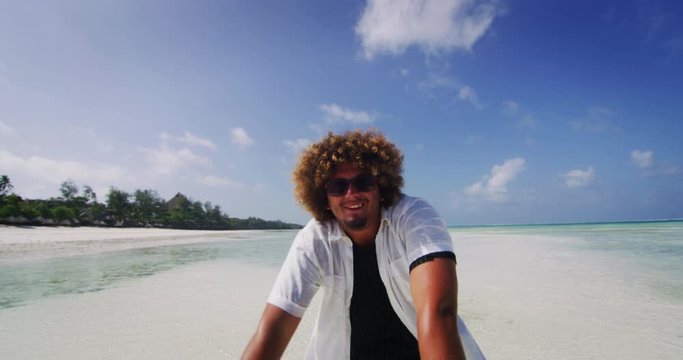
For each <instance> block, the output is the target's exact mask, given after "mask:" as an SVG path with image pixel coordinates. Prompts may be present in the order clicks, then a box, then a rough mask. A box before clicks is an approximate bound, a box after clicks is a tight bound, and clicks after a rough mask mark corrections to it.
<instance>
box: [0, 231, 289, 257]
mask: <svg viewBox="0 0 683 360" xmlns="http://www.w3.org/2000/svg"><path fill="white" fill-rule="evenodd" d="M262 231H279V230H180V229H161V228H109V227H85V226H84V227H61V226H56V227H34V228H25V227H16V226H7V225H0V264H11V263H19V262H23V261H33V260H41V259H48V258H55V257H66V256H76V255H89V254H98V253H103V252H110V251H122V250H130V249H139V248H145V247H155V246H167V245H184V244H193V243H202V242H210V241H225V240H241V239H246V238H248V237H249V236H250V235H251V234H253V233H255V232H262Z"/></svg>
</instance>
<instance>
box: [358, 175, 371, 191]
mask: <svg viewBox="0 0 683 360" xmlns="http://www.w3.org/2000/svg"><path fill="white" fill-rule="evenodd" d="M353 187H354V188H355V189H356V191H360V192H367V191H370V190H372V189H373V188H374V187H375V178H374V177H373V176H370V175H366V176H359V177H357V178H355V179H354V182H353Z"/></svg>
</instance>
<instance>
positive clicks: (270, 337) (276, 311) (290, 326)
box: [242, 304, 301, 360]
mask: <svg viewBox="0 0 683 360" xmlns="http://www.w3.org/2000/svg"><path fill="white" fill-rule="evenodd" d="M300 321H301V318H298V317H296V316H294V315H292V314H290V313H288V312H286V311H284V310H282V309H280V308H279V307H277V306H275V305H271V304H266V308H265V310H263V316H262V317H261V322H260V323H259V325H258V328H257V329H256V333H255V334H254V337H252V338H251V341H249V344H248V345H247V348H246V349H245V350H244V353H243V354H242V359H244V360H252V359H279V358H280V357H281V356H282V353H283V352H285V349H286V348H287V344H289V340H290V339H291V338H292V335H294V331H295V330H296V328H297V326H299V322H300Z"/></svg>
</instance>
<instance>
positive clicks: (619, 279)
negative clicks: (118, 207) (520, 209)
mask: <svg viewBox="0 0 683 360" xmlns="http://www.w3.org/2000/svg"><path fill="white" fill-rule="evenodd" d="M23 231H27V232H25V233H23V234H33V235H31V236H33V237H32V239H34V240H31V241H30V245H29V243H22V242H23V241H24V240H22V239H23V238H24V237H23V235H22V232H23ZM76 234H78V235H76ZM207 234H208V239H209V241H212V239H214V235H212V234H209V233H206V232H198V233H195V232H192V231H189V232H188V231H175V230H157V229H79V228H75V229H72V228H68V229H61V228H40V229H13V228H0V239H2V240H1V241H0V254H3V257H4V258H5V259H7V257H10V256H25V257H24V259H40V258H44V257H46V256H62V255H75V254H77V253H80V252H85V253H91V252H92V251H113V250H114V249H124V248H130V247H132V246H143V245H142V243H140V244H138V243H135V241H133V240H134V239H138V240H139V241H142V242H144V243H145V245H144V246H156V245H162V244H170V243H174V242H178V243H191V242H192V241H207V237H206V236H207ZM242 235H246V234H242ZM216 236H218V235H216ZM233 236H241V235H240V233H235V234H234V235H228V236H227V238H234V237H233ZM220 237H223V238H226V235H225V234H221V235H220ZM136 241H137V240H136ZM572 241H574V240H571V239H560V238H549V237H541V236H537V237H534V236H512V235H495V234H476V233H467V234H454V243H455V246H456V252H457V256H458V275H459V281H460V284H459V285H460V289H459V291H460V305H459V312H460V314H461V316H462V317H463V318H464V319H465V321H466V322H467V324H468V326H469V328H470V331H471V332H472V334H473V335H474V337H475V338H476V339H477V341H478V342H479V344H480V346H481V348H482V350H483V351H484V353H485V355H486V356H487V358H488V359H494V360H495V359H520V360H521V359H634V360H635V359H672V360H673V359H677V358H678V357H679V356H680V354H681V353H682V351H683V303H681V302H680V301H677V300H675V299H671V298H667V297H665V296H661V295H660V294H657V293H656V292H653V290H652V289H651V285H652V282H653V281H655V280H656V276H658V275H657V273H654V272H652V273H650V272H643V271H641V270H640V269H635V268H632V266H631V265H632V264H630V263H628V262H625V261H622V260H621V259H619V258H610V257H606V256H602V255H599V254H598V255H596V254H593V253H589V252H580V251H572V250H568V249H567V248H566V247H564V244H563V242H567V243H571V242H572ZM55 247H56V248H57V249H58V250H57V251H55V250H54V248H55ZM84 248H86V249H85V250H83V249H84ZM76 249H78V250H77V251H76ZM41 253H42V254H41ZM277 271H278V269H277V267H272V266H271V267H268V266H260V265H255V264H246V263H240V262H237V261H227V260H214V261H206V262H201V263H197V264H191V265H186V266H182V267H178V268H174V269H172V270H168V271H163V272H160V273H157V274H154V275H152V276H149V277H144V278H136V279H130V280H125V281H122V282H119V283H117V284H116V285H115V286H112V287H109V288H106V289H103V290H101V291H97V292H86V293H79V294H65V295H58V296H51V297H47V298H43V299H40V300H35V301H31V302H29V303H27V304H25V305H22V306H16V307H10V308H5V309H1V310H0V358H2V359H36V358H43V359H47V358H50V359H73V358H88V359H131V358H136V359H190V358H196V359H226V358H227V359H236V358H239V355H240V353H241V351H242V349H243V347H244V345H245V344H246V343H247V341H248V340H249V337H250V336H251V335H252V334H253V331H254V330H255V328H256V325H257V321H258V319H259V316H260V313H261V311H262V309H263V306H264V302H265V299H266V296H267V294H268V292H269V291H270V287H271V285H272V283H273V281H274V278H275V276H276V274H277ZM317 306H318V304H317V301H314V304H313V305H312V308H311V309H309V311H308V312H307V314H306V316H305V317H304V320H303V322H302V325H301V326H300V328H299V329H298V331H297V333H296V335H295V338H294V339H293V340H292V343H291V345H290V347H289V349H288V351H287V353H286V354H285V356H284V358H285V359H301V358H302V357H303V354H304V352H305V348H306V344H307V340H308V338H309V336H310V333H311V329H312V325H313V321H314V317H315V313H316V312H317Z"/></svg>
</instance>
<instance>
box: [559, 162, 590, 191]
mask: <svg viewBox="0 0 683 360" xmlns="http://www.w3.org/2000/svg"><path fill="white" fill-rule="evenodd" d="M594 178H595V170H594V169H593V167H591V166H589V167H588V169H586V170H581V169H574V170H570V171H568V172H567V173H566V174H564V181H565V184H566V185H567V187H568V188H570V189H574V188H578V187H583V186H586V185H588V184H590V183H591V182H592V181H593V179H594Z"/></svg>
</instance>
